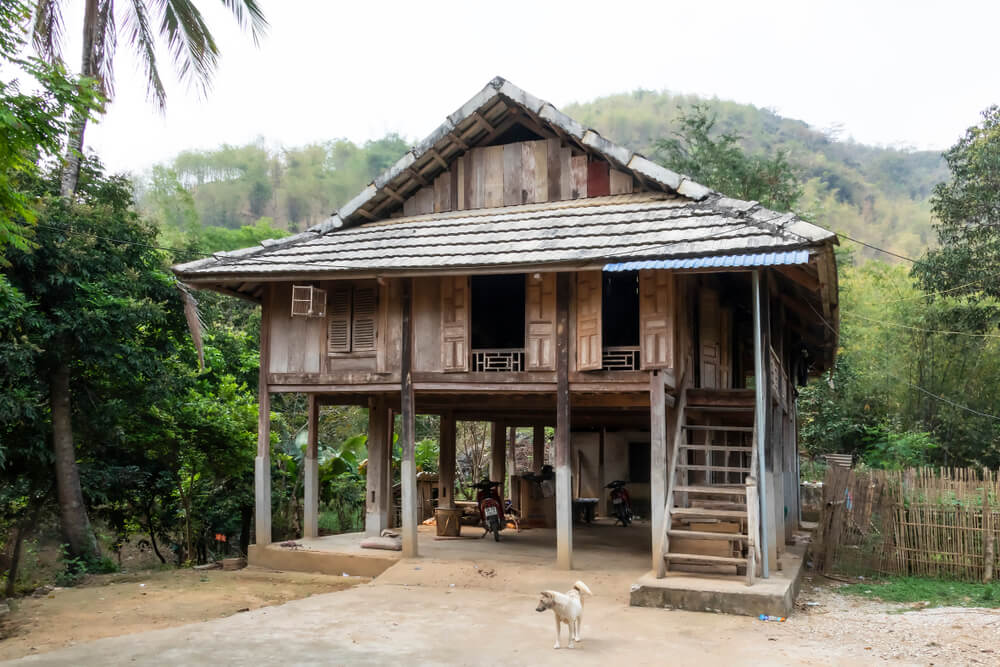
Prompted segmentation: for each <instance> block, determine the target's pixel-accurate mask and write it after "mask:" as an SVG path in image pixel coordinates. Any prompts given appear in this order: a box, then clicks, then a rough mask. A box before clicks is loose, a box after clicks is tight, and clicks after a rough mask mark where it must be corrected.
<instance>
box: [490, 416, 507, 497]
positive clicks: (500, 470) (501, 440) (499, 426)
mask: <svg viewBox="0 0 1000 667" xmlns="http://www.w3.org/2000/svg"><path fill="white" fill-rule="evenodd" d="M506 435H507V434H506V433H505V429H504V423H503V422H502V421H495V422H493V432H492V440H491V444H490V480H491V481H493V482H500V487H499V488H498V489H497V492H498V493H499V494H500V497H501V498H503V497H504V477H506V468H507V437H506Z"/></svg>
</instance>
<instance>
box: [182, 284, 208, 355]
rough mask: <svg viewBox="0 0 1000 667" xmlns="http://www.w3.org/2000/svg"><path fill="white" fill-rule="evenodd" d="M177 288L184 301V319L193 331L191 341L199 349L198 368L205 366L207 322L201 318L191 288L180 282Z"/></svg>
mask: <svg viewBox="0 0 1000 667" xmlns="http://www.w3.org/2000/svg"><path fill="white" fill-rule="evenodd" d="M177 289H178V290H180V293H181V300H182V301H184V319H186V320H187V325H188V330H189V331H190V332H191V341H192V342H193V343H194V349H195V350H197V351H198V368H205V346H204V345H203V343H202V332H203V331H204V330H205V323H204V322H202V320H201V313H200V312H199V311H198V302H197V301H196V300H195V298H194V294H192V293H191V289H190V288H189V287H188V286H187V285H185V284H184V283H181V282H178V283H177Z"/></svg>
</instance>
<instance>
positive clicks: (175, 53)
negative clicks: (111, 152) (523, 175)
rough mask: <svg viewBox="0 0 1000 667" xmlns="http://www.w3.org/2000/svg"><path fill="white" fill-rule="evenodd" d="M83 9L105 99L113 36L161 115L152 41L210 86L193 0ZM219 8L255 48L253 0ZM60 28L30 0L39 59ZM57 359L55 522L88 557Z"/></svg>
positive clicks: (89, 543)
mask: <svg viewBox="0 0 1000 667" xmlns="http://www.w3.org/2000/svg"><path fill="white" fill-rule="evenodd" d="M83 4H84V14H83V53H82V61H81V63H80V75H81V77H84V78H87V79H90V80H92V81H94V82H95V83H96V85H97V88H98V90H99V91H100V92H101V93H102V95H103V96H104V98H105V99H106V100H110V99H111V98H112V97H113V96H114V56H115V50H116V48H117V46H118V40H119V37H123V38H124V40H125V41H126V42H127V43H128V46H129V47H131V49H132V50H133V52H134V53H135V56H136V57H137V58H138V59H139V62H140V63H141V64H142V67H143V70H144V73H145V75H146V93H147V95H148V97H149V98H150V99H151V101H152V102H153V103H154V104H155V105H156V107H157V108H158V109H160V110H161V111H162V110H163V109H164V107H165V105H166V90H165V89H164V87H163V80H162V78H161V77H160V67H159V62H158V60H157V58H158V56H159V55H160V54H159V51H158V49H157V40H158V39H159V40H162V41H163V43H165V45H166V48H167V54H168V57H169V59H170V60H171V62H172V63H173V65H174V67H175V69H176V71H177V74H178V75H179V78H180V80H181V81H182V82H185V83H193V84H195V85H196V86H197V87H198V88H199V89H200V91H201V92H204V91H206V90H207V89H208V87H209V84H210V83H211V78H212V75H213V73H214V72H215V69H216V67H217V65H218V57H219V49H218V46H217V45H216V43H215V38H213V37H212V33H211V31H210V30H209V28H208V25H207V24H206V23H205V20H204V19H203V18H202V15H201V12H200V11H198V8H197V7H196V6H195V2H194V0H119V1H118V5H117V7H116V6H115V0H84V2H83ZM222 4H223V5H225V7H226V8H227V9H228V10H229V11H230V12H231V13H232V15H233V17H234V18H235V19H236V22H237V23H238V24H239V25H240V27H241V28H243V29H244V30H249V31H250V35H251V37H252V39H253V41H254V44H257V43H259V40H260V38H261V37H262V36H263V34H264V32H265V31H266V29H267V21H266V19H265V18H264V14H263V13H262V12H261V10H260V7H258V5H257V1H256V0H222ZM64 27H65V22H64V20H63V3H62V1H61V0H36V2H35V10H34V21H33V28H32V41H33V44H34V46H35V49H36V50H37V51H38V54H39V55H40V56H41V57H42V58H43V59H45V60H47V61H49V62H52V63H55V62H62V38H63V33H64ZM88 118H89V115H88V114H87V113H74V114H73V116H72V118H71V119H70V129H69V136H68V137H67V142H66V144H67V145H66V157H65V160H64V162H63V167H62V175H61V176H62V179H61V181H62V182H61V186H60V190H61V193H62V196H63V197H67V198H70V197H73V196H74V195H75V194H76V189H77V180H78V178H79V174H80V161H81V158H82V157H83V135H84V132H85V131H86V129H87V121H88ZM56 356H57V358H58V359H59V361H58V362H57V363H56V365H55V368H54V369H53V372H52V375H51V378H50V382H49V400H50V405H51V409H52V442H53V453H54V461H55V473H56V474H55V476H56V487H57V489H58V496H59V510H60V520H61V524H62V528H63V534H64V536H65V538H66V540H67V542H68V543H69V550H70V552H71V554H72V555H73V556H75V557H81V558H84V559H86V560H90V559H92V558H94V557H95V556H96V555H97V544H96V541H95V540H94V534H93V531H91V529H90V521H89V519H88V517H87V509H86V506H85V505H84V502H83V492H82V489H81V487H80V476H79V471H78V469H77V465H76V453H75V446H74V443H73V429H72V423H71V415H72V405H71V393H70V369H71V361H72V359H71V358H70V356H71V355H70V354H69V353H68V352H66V353H64V354H61V355H60V354H57V355H56Z"/></svg>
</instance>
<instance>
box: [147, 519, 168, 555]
mask: <svg viewBox="0 0 1000 667" xmlns="http://www.w3.org/2000/svg"><path fill="white" fill-rule="evenodd" d="M146 531H147V532H148V533H149V544H150V545H151V546H152V547H153V553H154V554H156V557H157V558H159V559H160V563H162V564H164V565H166V563H167V559H166V558H164V557H163V554H161V553H160V548H159V547H158V546H157V544H156V529H155V528H154V527H153V512H152V511H151V510H150V509H149V508H147V509H146Z"/></svg>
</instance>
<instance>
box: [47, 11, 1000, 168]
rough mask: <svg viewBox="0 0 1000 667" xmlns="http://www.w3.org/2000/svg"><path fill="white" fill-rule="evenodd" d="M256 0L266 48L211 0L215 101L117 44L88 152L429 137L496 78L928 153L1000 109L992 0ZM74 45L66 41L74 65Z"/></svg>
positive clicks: (126, 158)
mask: <svg viewBox="0 0 1000 667" xmlns="http://www.w3.org/2000/svg"><path fill="white" fill-rule="evenodd" d="M259 2H260V4H261V5H262V6H263V8H264V10H265V12H266V14H267V17H268V20H269V21H270V24H271V27H270V30H269V34H268V35H267V37H266V38H265V39H264V40H263V42H262V43H261V45H260V48H256V49H255V48H254V47H253V46H252V44H251V42H250V40H249V38H248V37H247V36H245V35H243V34H241V33H240V32H239V30H237V29H236V28H235V24H234V22H233V21H232V20H231V19H230V17H229V16H228V15H226V14H225V12H224V11H223V10H222V9H221V7H219V5H221V3H219V2H217V1H216V2H211V1H209V0H203V1H201V2H199V3H198V4H199V5H200V6H202V7H204V8H205V9H204V11H205V14H206V18H207V19H208V20H209V23H210V25H212V26H213V28H214V30H215V33H216V37H217V40H218V42H219V45H220V49H221V51H222V58H221V62H220V67H219V70H218V72H217V74H216V77H215V82H214V87H213V89H212V90H211V91H210V93H209V94H208V96H207V97H205V98H202V97H200V96H199V95H198V94H197V93H196V92H195V91H193V90H189V89H187V88H185V87H184V86H181V85H177V84H173V85H171V86H170V87H169V93H168V94H169V98H168V101H167V105H168V108H167V111H166V114H165V115H160V114H159V113H158V112H156V111H155V110H154V108H153V106H152V105H151V104H150V103H149V102H147V100H146V97H145V85H144V83H143V80H142V78H141V76H140V75H139V74H138V71H137V68H136V65H135V60H134V59H133V58H132V57H131V54H130V53H128V51H127V49H126V48H125V44H124V43H122V44H121V45H120V48H119V51H120V55H119V60H118V62H117V67H118V90H117V97H116V99H115V100H114V102H113V104H112V105H111V107H110V111H109V113H108V114H107V115H106V116H105V117H104V118H103V119H102V121H101V123H100V124H99V125H95V126H92V129H91V130H89V134H88V136H87V144H88V146H89V147H91V148H92V149H95V150H96V151H97V152H98V153H99V154H100V155H101V157H102V158H103V159H104V161H105V163H106V164H107V165H108V166H109V167H110V168H111V169H113V170H141V169H144V168H146V167H148V166H149V165H151V164H153V163H156V162H160V161H164V160H167V159H169V158H170V157H171V156H173V155H175V154H176V153H177V152H179V151H181V150H185V149H192V148H194V149H199V148H200V149H204V148H212V147H215V146H218V145H219V144H221V143H236V144H238V143H244V142H247V141H251V140H253V139H254V138H256V137H263V138H264V139H265V140H266V141H267V142H268V143H269V144H272V145H284V146H296V145H301V144H304V143H307V142H312V141H324V140H327V139H332V138H337V137H346V138H348V139H351V140H353V141H356V142H362V141H364V140H366V139H372V138H378V137H380V136H382V135H383V134H385V133H386V132H390V131H394V132H399V133H401V134H403V135H404V136H406V137H407V138H410V139H418V138H421V137H423V136H424V135H426V134H427V133H429V132H430V131H431V130H432V129H434V128H435V127H436V126H437V125H438V124H439V123H440V122H441V121H442V120H443V119H444V117H445V116H446V115H448V114H449V113H451V112H452V111H454V110H455V109H456V108H458V107H459V106H460V105H461V104H462V103H463V102H465V100H467V99H468V98H469V97H471V96H472V95H473V94H474V93H475V92H477V91H478V90H479V89H480V88H482V87H483V86H484V85H485V84H486V83H487V82H488V81H489V80H490V79H491V78H492V77H493V76H496V75H500V76H503V77H505V78H507V79H509V80H511V81H512V82H513V83H515V84H517V85H518V86H520V87H522V88H524V89H525V90H527V91H529V92H531V93H532V94H534V95H536V96H538V97H541V98H543V99H546V100H549V101H550V102H552V103H554V104H555V105H556V106H563V105H565V104H567V103H569V102H574V101H586V100H590V99H593V98H595V97H599V96H601V95H606V94H610V93H615V92H622V91H630V90H634V89H636V88H645V89H653V90H660V89H667V90H670V91H674V92H681V93H697V94H699V95H705V96H716V97H720V98H723V99H731V100H736V101H738V102H747V103H751V104H755V105H757V106H760V107H769V108H772V109H774V110H776V111H777V112H778V113H780V114H781V115H783V116H786V117H789V118H797V119H801V120H804V121H806V122H807V123H809V124H810V125H813V126H815V127H819V128H825V127H830V126H833V125H836V124H839V125H842V127H843V135H842V136H844V137H845V138H846V137H848V136H849V137H853V138H854V139H856V140H857V141H860V142H863V143H872V144H884V145H902V146H910V147H916V148H933V149H941V148H944V147H947V146H949V145H951V144H952V143H954V141H955V140H956V139H957V138H958V137H959V135H960V134H961V133H962V132H963V131H964V129H965V128H966V127H968V126H969V125H972V124H975V123H976V122H977V121H978V118H979V112H980V111H981V110H982V109H984V108H985V107H987V106H988V105H989V104H991V103H995V102H1000V88H998V85H997V84H998V77H1000V68H998V66H997V63H998V57H997V53H998V52H997V47H996V45H997V37H996V34H995V32H996V30H997V26H998V25H1000V3H997V2H993V1H992V0H980V2H967V1H965V0H951V1H950V2H940V1H938V2H922V1H919V0H917V1H915V0H908V1H896V0H893V1H890V0H867V1H865V2H854V1H852V0H840V1H838V2H819V1H817V0H793V1H789V2H784V1H778V0H757V1H756V2H754V1H752V0H738V1H735V2H728V1H708V0H686V1H685V2H676V1H673V0H660V1H658V2H649V3H641V4H640V3H635V4H632V3H628V2H624V1H621V0H619V1H618V2H607V1H606V2H583V1H580V2H572V3H559V5H557V4H556V3H550V2H546V1H545V0H534V1H533V2H514V1H510V0H508V1H507V2H502V3H498V2H494V3H489V4H485V3H482V4H480V3H476V2H472V1H469V0H466V1H465V2H429V1H420V2H415V1H412V0H411V1H409V2H389V1H386V0H383V1H381V2H357V1H355V2H343V1H334V0H327V1H324V0H311V1H307V0H259ZM75 4H76V3H66V5H65V11H66V12H67V14H72V13H73V5H75ZM68 18H69V17H68ZM68 23H70V24H71V25H69V26H68V29H69V30H71V31H73V32H76V30H77V29H76V27H75V25H74V24H75V23H76V21H68ZM73 37H76V35H75V34H74V35H73ZM122 41H123V42H124V40H122ZM77 43H78V41H76V40H73V39H71V40H69V42H68V44H67V48H66V53H67V56H68V57H70V58H71V60H70V62H71V64H73V65H74V66H78V63H75V62H73V61H72V56H73V54H76V53H78V52H79V49H78V47H77V46H76V44H77Z"/></svg>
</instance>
